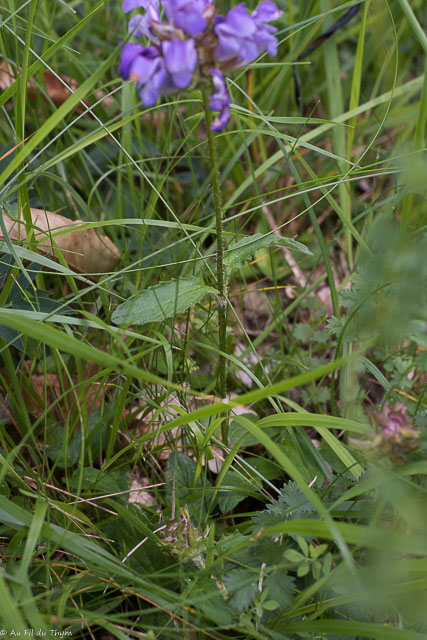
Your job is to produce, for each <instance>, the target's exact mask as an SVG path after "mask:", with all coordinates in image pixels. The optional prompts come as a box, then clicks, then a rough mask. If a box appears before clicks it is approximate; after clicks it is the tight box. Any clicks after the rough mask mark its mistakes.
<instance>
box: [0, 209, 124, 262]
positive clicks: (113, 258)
mask: <svg viewBox="0 0 427 640" xmlns="http://www.w3.org/2000/svg"><path fill="white" fill-rule="evenodd" d="M31 218H32V222H33V225H34V237H35V241H36V242H37V249H38V250H39V251H41V252H42V253H57V252H58V249H60V250H61V252H62V255H63V256H64V258H65V260H66V261H67V263H68V265H69V266H70V267H71V268H72V269H75V270H76V271H80V272H81V273H90V274H96V273H105V272H107V271H112V270H113V269H114V268H115V267H116V265H117V264H118V263H119V262H120V259H121V255H120V251H119V250H118V249H117V247H116V246H115V244H114V243H113V242H112V241H111V240H110V238H108V237H107V236H105V235H103V234H100V233H98V232H97V231H96V230H95V229H81V230H75V228H76V227H79V226H81V225H84V224H85V223H84V222H82V221H78V220H69V219H68V218H65V217H64V216H60V215H58V214H57V213H52V212H51V211H43V210H42V209H31ZM3 220H4V223H5V227H6V230H7V232H8V234H9V237H10V239H11V240H13V241H14V242H16V241H18V240H21V241H22V240H25V239H26V232H25V225H24V223H23V222H22V221H21V222H19V223H18V222H17V220H14V219H13V218H11V217H10V216H9V215H8V214H7V213H5V212H3ZM64 232H66V233H64ZM57 234H58V235H57ZM2 239H4V237H3V235H2V232H1V231H0V240H2Z"/></svg>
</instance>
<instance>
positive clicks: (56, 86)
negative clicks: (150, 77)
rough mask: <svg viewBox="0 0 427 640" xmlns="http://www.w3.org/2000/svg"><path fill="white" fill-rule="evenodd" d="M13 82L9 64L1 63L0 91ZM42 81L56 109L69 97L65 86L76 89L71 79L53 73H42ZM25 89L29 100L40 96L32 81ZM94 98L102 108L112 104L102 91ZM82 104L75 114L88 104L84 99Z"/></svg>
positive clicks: (13, 77)
mask: <svg viewBox="0 0 427 640" xmlns="http://www.w3.org/2000/svg"><path fill="white" fill-rule="evenodd" d="M15 80H16V77H15V70H14V69H13V68H12V66H11V65H10V64H9V63H7V62H2V63H1V64H0V89H1V90H2V91H5V90H6V89H8V88H9V87H10V85H11V84H12V83H13V82H14V81H15ZM43 81H44V85H45V88H46V93H47V95H48V96H49V98H50V99H51V100H52V102H53V103H54V105H55V106H56V107H59V106H60V105H61V104H63V103H64V102H65V101H66V100H67V99H68V98H69V96H70V90H69V89H67V87H66V86H65V85H68V86H69V87H70V88H71V90H72V92H73V93H74V92H75V91H76V90H77V89H78V84H77V82H76V81H75V80H73V79H72V78H69V77H68V76H64V75H62V74H57V75H53V73H51V72H50V71H44V72H43ZM27 88H28V94H27V95H28V98H29V99H30V100H35V99H36V97H37V96H40V95H41V94H40V90H39V89H38V88H37V86H36V84H35V82H34V80H32V79H30V80H29V82H28V84H27ZM95 98H96V100H102V104H103V106H104V107H105V106H108V105H110V104H111V103H112V102H113V98H111V97H105V93H104V92H103V91H96V92H95ZM83 102H84V105H83V104H78V105H77V107H76V111H77V113H83V111H84V110H85V109H86V107H88V106H89V102H88V101H87V100H86V99H84V100H83Z"/></svg>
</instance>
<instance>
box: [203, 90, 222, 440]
mask: <svg viewBox="0 0 427 640" xmlns="http://www.w3.org/2000/svg"><path fill="white" fill-rule="evenodd" d="M202 95H203V106H204V110H205V121H206V133H207V137H208V146H209V156H210V161H211V181H212V195H213V202H214V209H215V219H216V242H217V250H216V276H217V288H218V292H219V295H218V302H217V304H218V327H219V340H218V347H219V362H218V377H219V395H220V396H221V398H225V394H226V377H227V364H226V358H225V353H226V349H227V282H226V277H225V269H224V235H223V214H222V205H221V187H220V184H219V165H218V154H217V149H216V144H215V135H214V133H213V131H212V129H211V123H212V113H211V111H210V110H209V97H208V94H207V92H206V91H203V92H202ZM221 435H222V441H223V442H224V444H227V442H228V422H227V421H226V420H224V422H223V423H222V426H221Z"/></svg>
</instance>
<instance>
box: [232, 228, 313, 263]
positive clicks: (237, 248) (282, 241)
mask: <svg viewBox="0 0 427 640" xmlns="http://www.w3.org/2000/svg"><path fill="white" fill-rule="evenodd" d="M272 246H281V247H289V248H290V249H295V250H296V251H301V253H305V254H306V255H309V256H311V255H313V254H312V253H311V251H310V249H307V247H306V246H305V245H303V244H301V242H297V241H296V240H293V239H292V238H279V237H278V236H276V235H274V234H273V233H269V234H267V235H263V234H262V233H255V234H254V235H253V236H247V237H246V238H242V240H239V242H237V243H236V244H235V245H234V246H233V247H232V248H231V249H230V250H229V251H228V252H227V255H226V256H225V259H224V264H225V266H226V269H227V271H228V273H231V272H232V271H234V270H236V269H241V268H242V266H243V265H244V263H245V262H247V261H248V260H250V259H251V258H252V256H253V255H254V253H256V252H257V251H258V250H259V249H263V248H269V247H272Z"/></svg>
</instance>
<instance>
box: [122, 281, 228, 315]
mask: <svg viewBox="0 0 427 640" xmlns="http://www.w3.org/2000/svg"><path fill="white" fill-rule="evenodd" d="M215 293H217V291H216V289H213V288H212V287H208V286H206V285H205V283H204V282H203V280H202V279H201V278H196V277H194V278H177V279H176V280H169V281H168V282H161V283H160V284H156V285H155V286H154V287H149V288H148V289H145V291H140V292H139V293H137V294H136V295H134V296H132V297H131V298H129V300H126V302H124V303H123V304H120V305H119V306H118V307H117V309H116V310H115V311H114V313H113V314H112V316H111V320H112V322H114V324H119V325H128V324H136V325H142V324H146V323H147V322H161V321H163V320H167V319H168V318H172V317H173V316H174V315H175V314H176V313H183V312H184V311H186V310H187V309H188V308H189V307H193V306H194V305H195V304H197V303H198V302H200V300H202V298H204V297H205V296H206V295H208V294H215Z"/></svg>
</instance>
